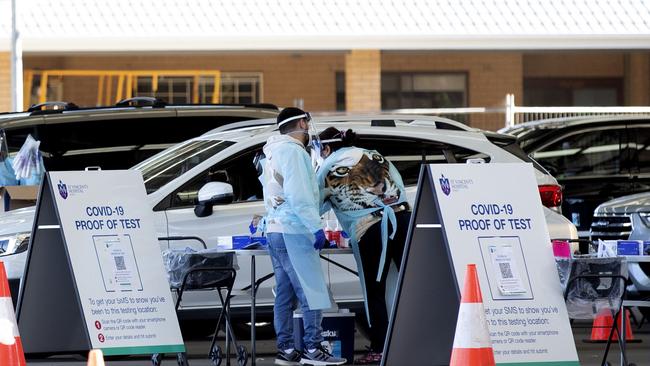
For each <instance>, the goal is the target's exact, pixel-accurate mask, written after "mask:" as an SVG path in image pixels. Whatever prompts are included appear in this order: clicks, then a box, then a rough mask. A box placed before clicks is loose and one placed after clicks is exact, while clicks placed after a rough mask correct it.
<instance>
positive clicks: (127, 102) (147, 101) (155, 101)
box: [115, 97, 167, 108]
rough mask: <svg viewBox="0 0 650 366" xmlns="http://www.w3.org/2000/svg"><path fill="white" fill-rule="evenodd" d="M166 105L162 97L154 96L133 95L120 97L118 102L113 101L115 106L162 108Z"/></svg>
mask: <svg viewBox="0 0 650 366" xmlns="http://www.w3.org/2000/svg"><path fill="white" fill-rule="evenodd" d="M166 105H167V102H165V101H164V100H162V99H159V98H154V97H133V98H126V99H122V100H120V101H119V102H117V103H115V106H116V107H136V108H138V107H153V108H163V107H165V106H166Z"/></svg>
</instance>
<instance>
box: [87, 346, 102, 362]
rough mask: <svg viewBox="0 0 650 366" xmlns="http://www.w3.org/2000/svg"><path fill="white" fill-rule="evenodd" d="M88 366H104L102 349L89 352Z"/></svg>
mask: <svg viewBox="0 0 650 366" xmlns="http://www.w3.org/2000/svg"><path fill="white" fill-rule="evenodd" d="M88 366H104V354H103V353H102V350H101V349H93V350H90V352H88Z"/></svg>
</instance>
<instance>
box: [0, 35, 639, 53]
mask: <svg viewBox="0 0 650 366" xmlns="http://www.w3.org/2000/svg"><path fill="white" fill-rule="evenodd" d="M649 45H650V34H649V35H645V34H643V35H608V34H607V35H592V34H590V35H553V36H536V35H488V36H476V35H467V36H457V35H453V36H445V35H349V36H344V35H322V36H315V35H314V36H301V35H272V36H269V35H247V36H241V35H240V36H222V37H200V36H199V37H159V36H158V37H129V38H128V39H124V38H107V37H103V38H100V39H98V38H95V37H78V36H72V37H64V38H63V37H61V38H28V39H24V40H22V48H23V52H25V53H68V52H75V53H84V52H134V53H135V52H160V51H163V52H166V51H168V52H174V51H179V52H202V51H321V50H322V51H345V50H351V49H378V50H386V51H392V50H394V51H400V50H404V51H406V50H422V51H427V50H430V51H465V50H466V51H490V50H508V51H514V50H640V49H644V50H647V49H648V48H649V47H650V46H649ZM0 50H5V51H9V50H10V42H9V39H7V38H4V39H0Z"/></svg>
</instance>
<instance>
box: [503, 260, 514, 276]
mask: <svg viewBox="0 0 650 366" xmlns="http://www.w3.org/2000/svg"><path fill="white" fill-rule="evenodd" d="M499 269H500V270H501V277H503V278H513V277H514V276H513V274H512V268H511V267H510V263H499Z"/></svg>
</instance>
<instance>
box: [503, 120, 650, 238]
mask: <svg viewBox="0 0 650 366" xmlns="http://www.w3.org/2000/svg"><path fill="white" fill-rule="evenodd" d="M500 132H504V133H509V134H512V135H514V136H516V137H517V141H518V143H519V144H520V146H521V148H522V149H523V150H524V151H525V152H526V153H528V154H530V156H531V157H532V158H534V159H535V160H536V161H538V162H539V164H541V165H542V166H543V167H544V168H545V169H546V170H547V171H548V172H549V173H550V174H551V175H553V176H554V177H555V178H557V180H558V182H560V184H561V185H562V192H561V194H562V195H563V196H564V200H563V203H562V213H563V214H564V216H566V217H567V218H568V219H570V220H571V221H572V222H573V223H574V224H575V225H576V226H577V227H578V233H579V235H580V237H581V238H587V237H588V236H589V228H590V226H591V223H592V221H591V218H592V215H593V212H594V209H595V208H596V207H597V206H598V205H599V204H601V203H603V202H606V201H609V200H611V199H612V198H615V197H620V196H624V195H628V194H632V193H637V192H645V191H650V116H648V115H634V116H633V115H627V116H620V115H618V116H605V117H603V116H600V117H570V118H558V119H551V120H543V121H535V122H528V123H524V124H521V125H516V126H513V127H510V128H506V129H502V130H501V131H500Z"/></svg>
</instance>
